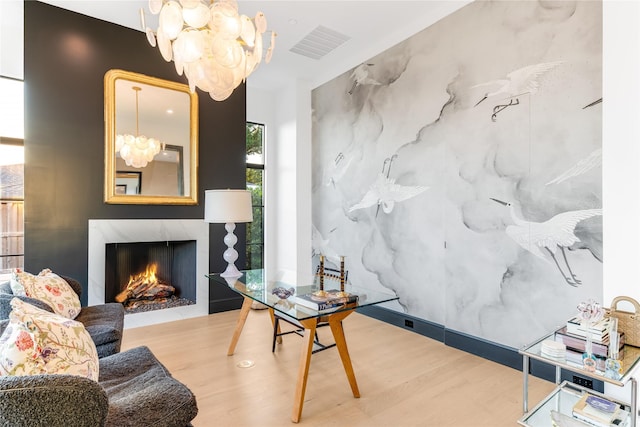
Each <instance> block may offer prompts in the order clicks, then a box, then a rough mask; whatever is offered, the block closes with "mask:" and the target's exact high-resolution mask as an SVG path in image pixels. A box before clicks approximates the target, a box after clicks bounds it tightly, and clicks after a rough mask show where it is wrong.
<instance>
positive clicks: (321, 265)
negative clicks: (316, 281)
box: [314, 255, 325, 297]
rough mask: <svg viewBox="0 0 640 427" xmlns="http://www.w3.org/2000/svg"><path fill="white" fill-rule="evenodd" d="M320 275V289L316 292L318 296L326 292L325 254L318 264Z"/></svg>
mask: <svg viewBox="0 0 640 427" xmlns="http://www.w3.org/2000/svg"><path fill="white" fill-rule="evenodd" d="M317 274H318V277H320V289H318V290H317V291H316V292H314V294H315V295H316V296H319V297H322V296H324V295H325V292H324V255H320V264H319V265H318V273H317Z"/></svg>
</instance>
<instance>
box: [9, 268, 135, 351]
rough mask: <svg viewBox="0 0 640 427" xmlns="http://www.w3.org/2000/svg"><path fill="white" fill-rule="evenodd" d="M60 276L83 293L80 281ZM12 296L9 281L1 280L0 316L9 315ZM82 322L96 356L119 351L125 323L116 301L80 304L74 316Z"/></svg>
mask: <svg viewBox="0 0 640 427" xmlns="http://www.w3.org/2000/svg"><path fill="white" fill-rule="evenodd" d="M60 277H62V278H63V279H64V280H65V281H66V282H67V283H68V284H69V286H71V288H72V289H73V290H74V292H75V293H77V294H78V296H81V295H82V285H80V283H79V282H78V281H77V280H75V279H72V278H70V277H64V276H60ZM14 297H15V295H13V291H12V290H11V286H10V285H9V282H5V283H2V284H0V320H3V319H8V318H9V313H10V312H11V300H12V299H13V298H14ZM18 298H20V299H21V300H23V301H25V302H27V303H29V304H31V305H34V306H36V307H38V308H41V309H43V310H47V311H50V312H53V310H52V309H51V307H49V306H48V305H47V304H46V303H44V302H42V301H40V300H37V299H35V298H29V297H23V296H21V297H18ZM75 320H77V321H78V322H80V323H82V324H83V325H84V327H85V329H86V330H87V332H89V335H91V338H92V339H93V342H94V343H95V345H96V350H98V357H100V358H102V357H105V356H109V355H112V354H115V353H118V352H119V351H120V346H121V344H122V329H123V327H124V308H123V307H122V304H119V303H106V304H100V305H94V306H89V307H82V310H80V314H78V316H77V317H76V318H75Z"/></svg>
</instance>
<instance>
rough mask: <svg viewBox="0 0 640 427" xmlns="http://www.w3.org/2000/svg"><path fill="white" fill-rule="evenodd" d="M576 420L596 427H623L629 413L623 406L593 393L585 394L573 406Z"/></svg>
mask: <svg viewBox="0 0 640 427" xmlns="http://www.w3.org/2000/svg"><path fill="white" fill-rule="evenodd" d="M572 415H573V417H574V418H576V419H578V420H580V421H582V422H584V423H587V424H589V425H592V426H594V427H622V426H625V425H626V424H627V418H628V417H629V412H628V411H626V410H625V409H624V407H622V406H621V405H619V404H617V403H615V402H612V401H610V400H608V399H605V398H603V397H600V396H596V395H593V394H591V393H585V394H584V395H582V397H581V398H580V400H578V402H577V403H576V404H575V405H573V411H572Z"/></svg>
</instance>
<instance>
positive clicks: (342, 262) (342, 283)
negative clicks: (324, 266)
mask: <svg viewBox="0 0 640 427" xmlns="http://www.w3.org/2000/svg"><path fill="white" fill-rule="evenodd" d="M345 279H346V278H345V272H344V256H340V293H341V294H342V295H340V296H343V297H345V296H347V294H346V293H345V291H344V282H345Z"/></svg>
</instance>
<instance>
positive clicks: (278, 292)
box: [271, 286, 296, 299]
mask: <svg viewBox="0 0 640 427" xmlns="http://www.w3.org/2000/svg"><path fill="white" fill-rule="evenodd" d="M295 292H296V290H295V289H294V288H289V289H285V288H283V287H282V286H278V287H277V288H273V290H272V291H271V293H272V294H273V295H275V296H277V297H278V298H280V299H287V298H289V297H290V296H291V295H293V294H294V293H295Z"/></svg>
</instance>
